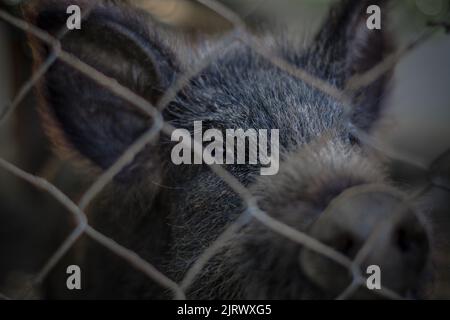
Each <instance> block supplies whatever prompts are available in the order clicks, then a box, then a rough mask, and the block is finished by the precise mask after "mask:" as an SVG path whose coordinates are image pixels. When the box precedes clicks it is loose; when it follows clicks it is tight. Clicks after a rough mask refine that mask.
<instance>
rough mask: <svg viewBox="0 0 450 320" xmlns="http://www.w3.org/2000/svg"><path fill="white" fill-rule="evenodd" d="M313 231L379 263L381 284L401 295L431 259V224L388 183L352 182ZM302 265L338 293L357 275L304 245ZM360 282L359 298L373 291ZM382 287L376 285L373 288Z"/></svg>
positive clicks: (363, 262)
mask: <svg viewBox="0 0 450 320" xmlns="http://www.w3.org/2000/svg"><path fill="white" fill-rule="evenodd" d="M310 235H311V236H312V237H314V238H316V239H318V240H319V241H321V242H323V243H325V244H327V245H328V246H330V247H332V248H334V249H335V250H336V251H338V252H340V253H341V254H343V255H345V256H347V257H348V258H349V259H351V260H354V259H357V261H358V262H359V263H360V264H359V266H360V272H361V275H363V276H365V277H369V276H370V275H371V274H372V273H367V267H368V266H370V265H376V266H378V267H379V268H380V280H381V285H382V286H383V287H385V288H388V289H390V290H393V291H395V292H396V293H398V294H400V295H404V296H405V295H408V294H413V293H414V292H415V291H416V290H417V288H418V287H419V286H420V283H419V282H420V278H421V275H422V273H423V272H424V269H425V267H426V265H427V260H428V256H429V240H428V236H427V231H426V228H425V227H424V224H423V223H422V221H421V219H420V218H419V216H418V215H417V214H416V212H415V211H414V209H412V208H411V207H410V206H409V205H408V204H407V202H406V201H405V200H404V198H403V196H402V195H401V194H399V192H397V191H396V190H393V189H392V188H389V187H384V186H360V187H354V188H350V189H348V190H346V191H344V192H343V193H342V194H341V195H339V196H338V197H336V198H335V199H334V200H333V201H332V202H331V203H330V205H329V206H328V208H327V209H326V210H325V211H324V212H323V213H322V214H321V216H320V217H319V218H318V219H317V220H316V221H315V222H314V223H313V224H312V225H311V228H310ZM300 265H301V268H302V269H303V272H304V273H305V274H306V275H307V277H308V278H309V279H310V280H311V281H312V282H313V283H314V284H316V285H317V286H319V287H320V288H321V289H322V290H323V291H324V292H326V293H327V295H330V297H334V296H338V295H339V294H340V293H341V292H342V291H343V290H344V289H345V288H346V287H347V286H348V285H349V284H350V283H351V281H352V279H353V275H352V274H351V273H350V270H349V269H348V268H346V267H344V266H342V265H339V264H337V263H336V262H334V261H332V260H331V259H329V258H327V257H325V256H323V255H321V254H320V253H317V252H313V251H311V250H308V249H307V248H304V249H303V250H302V251H301V253H300ZM365 287H366V282H364V283H362V284H361V288H362V289H359V290H358V291H357V292H356V294H355V296H354V298H357V297H363V298H364V297H370V296H371V294H372V293H374V292H371V291H369V290H367V288H366V289H364V288H365ZM373 290H377V289H373Z"/></svg>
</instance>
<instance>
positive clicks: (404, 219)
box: [25, 0, 431, 299]
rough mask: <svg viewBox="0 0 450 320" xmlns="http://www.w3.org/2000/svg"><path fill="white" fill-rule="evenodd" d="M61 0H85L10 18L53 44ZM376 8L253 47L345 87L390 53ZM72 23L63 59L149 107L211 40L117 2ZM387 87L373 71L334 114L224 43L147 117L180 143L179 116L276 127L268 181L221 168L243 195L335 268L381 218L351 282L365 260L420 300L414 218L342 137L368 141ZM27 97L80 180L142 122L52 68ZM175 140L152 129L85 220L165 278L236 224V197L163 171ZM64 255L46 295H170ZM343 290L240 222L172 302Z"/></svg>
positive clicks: (117, 267)
mask: <svg viewBox="0 0 450 320" xmlns="http://www.w3.org/2000/svg"><path fill="white" fill-rule="evenodd" d="M73 4H75V5H78V6H80V7H81V9H82V12H83V10H86V8H87V6H88V5H89V4H90V2H89V1H82V0H72V1H65V0H64V1H61V0H58V1H54V0H53V1H51V0H44V1H31V2H30V4H29V5H27V6H26V7H25V17H26V19H27V20H28V21H29V22H31V23H33V24H34V25H36V26H37V27H39V28H41V29H43V30H45V31H46V32H48V33H50V34H51V35H53V36H56V35H57V34H58V32H59V31H60V30H62V29H64V28H65V24H66V20H67V18H68V15H67V13H66V8H67V7H68V6H69V5H73ZM373 4H376V5H378V6H380V8H381V12H382V14H383V15H382V18H383V28H382V29H381V30H378V29H374V30H370V29H369V28H367V27H366V19H367V18H368V15H367V13H366V9H367V7H368V6H369V5H373ZM387 6H388V4H387V1H356V0H347V1H340V2H339V3H338V4H336V5H333V6H332V8H331V9H330V13H329V15H328V17H327V18H326V19H325V21H324V23H323V26H322V27H321V28H320V30H319V31H318V34H317V36H316V37H315V38H314V40H313V41H312V43H310V44H309V45H308V46H306V47H305V46H303V45H300V41H298V39H296V37H295V35H290V34H288V32H286V31H285V30H284V31H283V32H280V31H277V30H270V28H265V29H269V30H265V29H264V32H261V34H258V37H260V40H261V41H262V42H263V43H264V44H265V45H266V46H268V47H270V48H271V50H273V52H274V53H275V54H276V55H277V56H279V57H281V58H282V59H284V60H285V61H286V62H288V63H290V64H292V65H293V66H295V67H297V68H301V69H303V70H305V71H306V72H308V73H309V74H311V75H313V76H314V77H317V78H319V79H322V80H323V81H325V82H327V83H328V84H329V85H330V86H334V87H335V88H337V89H341V90H343V89H345V85H346V83H347V81H348V80H349V79H350V78H351V77H353V76H355V75H358V74H362V73H364V72H366V71H368V70H370V69H371V68H373V67H374V66H376V65H377V64H378V63H380V62H382V61H383V59H384V58H385V57H386V56H388V55H389V54H390V53H392V51H393V45H392V40H391V39H390V37H389V35H388V34H387V32H386V28H385V27H384V25H385V23H386V22H387V16H386V15H385V12H386V11H387V10H388V7H387ZM81 26H82V27H81V29H80V30H72V31H70V32H68V33H66V34H65V35H64V37H63V38H62V40H61V46H62V49H63V50H65V51H67V52H69V53H70V54H72V55H74V56H76V57H77V58H79V59H80V60H82V61H83V62H85V63H87V64H88V65H90V66H92V67H94V68H95V69H97V70H98V71H100V72H102V73H103V74H105V75H106V76H108V77H111V78H114V79H116V80H117V82H118V83H120V84H121V85H123V86H124V87H126V88H128V89H130V90H132V91H133V92H135V93H136V94H138V95H140V96H142V97H143V98H145V99H146V100H147V101H148V102H149V103H151V104H153V105H157V104H158V102H159V101H160V99H161V97H162V96H163V94H164V92H165V91H166V90H168V89H169V88H170V87H171V86H172V85H173V84H174V83H175V82H176V81H177V79H179V77H180V76H182V75H183V74H184V73H185V72H188V71H189V70H191V69H190V68H191V67H192V66H193V65H196V64H197V63H199V62H201V61H203V60H204V59H206V57H208V54H209V53H210V52H211V51H212V50H214V48H217V46H220V41H216V40H211V39H208V38H205V39H203V38H202V37H201V36H199V37H198V41H197V42H196V43H193V42H191V41H188V40H187V39H186V37H183V35H180V34H179V33H178V32H177V31H176V30H173V29H170V28H168V27H166V26H162V25H160V24H158V23H156V22H155V21H153V19H152V18H151V17H149V16H148V14H146V13H143V12H141V11H140V10H138V9H136V8H132V7H130V6H129V5H127V4H126V3H120V2H117V1H115V2H98V3H96V4H95V5H94V6H93V8H92V11H91V12H90V14H89V15H88V16H87V17H86V18H85V19H84V20H83V21H82V25H81ZM241 32H246V31H241ZM30 44H31V47H32V51H33V57H34V61H35V66H36V67H38V66H40V65H41V64H42V63H43V61H45V58H46V57H48V55H49V53H50V50H51V48H50V47H49V46H48V44H45V43H42V42H41V41H39V40H38V39H36V38H35V37H33V36H32V35H30ZM223 51H225V50H223ZM388 85H389V74H388V73H386V74H385V75H383V76H381V77H379V78H378V79H376V80H375V81H373V82H372V83H371V84H370V85H367V86H365V87H364V88H361V89H358V90H354V91H352V92H348V94H349V97H350V99H351V103H350V104H349V105H348V104H346V103H345V102H344V101H343V100H342V99H337V98H336V97H332V96H330V95H328V94H326V93H324V92H323V91H322V90H320V89H319V88H317V87H316V86H312V85H311V84H309V83H307V82H305V81H302V80H301V79H299V78H297V77H294V76H293V75H292V74H289V73H287V72H285V71H284V70H281V69H280V68H279V67H277V66H276V65H274V64H273V63H272V62H271V61H269V60H268V59H266V58H265V57H263V56H262V55H260V54H259V53H258V52H256V51H255V50H253V49H252V48H250V47H249V46H248V45H245V44H244V43H243V42H242V41H237V42H234V43H233V44H231V45H230V46H229V47H227V48H226V52H222V54H219V55H218V56H217V58H216V59H214V61H212V62H211V63H210V64H209V65H208V66H206V67H205V68H204V69H203V70H201V71H200V72H199V73H197V74H195V75H194V76H193V77H192V79H190V80H189V81H188V82H187V83H186V85H185V86H184V87H183V88H182V89H181V90H180V91H179V92H178V93H177V94H176V97H175V98H174V99H173V100H172V101H171V102H170V103H169V104H168V105H167V106H166V108H164V110H163V111H162V115H163V117H164V120H165V121H166V122H167V123H168V124H170V125H172V126H174V127H176V128H182V129H185V130H188V131H189V132H190V133H191V134H192V135H194V132H193V128H194V121H202V125H203V128H204V129H205V130H206V129H218V130H221V131H225V130H226V129H238V128H242V129H244V130H247V129H255V130H264V129H265V130H268V131H270V130H273V129H278V130H279V141H278V142H279V148H278V150H279V153H280V154H279V158H280V160H279V161H280V163H279V171H278V172H277V173H276V174H274V175H268V176H260V174H259V173H260V164H256V165H255V164H245V163H244V164H242V163H241V164H236V163H234V164H225V165H224V168H225V169H226V170H227V171H228V172H229V173H230V174H232V175H233V176H234V177H235V178H236V179H237V180H238V181H239V182H240V183H241V184H242V185H244V186H245V187H247V188H248V190H250V192H251V193H252V194H253V195H254V197H255V199H257V200H258V206H259V207H260V208H261V210H263V211H264V212H265V213H267V215H269V216H270V217H272V218H273V219H276V221H278V222H281V223H283V224H285V225H288V226H289V227H290V228H293V229H295V230H297V231H299V232H303V233H305V234H307V235H309V236H311V237H313V238H315V239H317V240H319V241H320V242H322V243H323V244H325V245H328V246H329V247H331V248H332V249H334V250H336V251H337V252H339V253H341V254H342V255H343V256H346V257H348V259H354V258H355V257H356V255H357V253H358V252H359V250H360V249H361V248H362V247H363V245H364V243H366V242H367V241H368V240H369V238H370V235H371V234H372V231H373V230H374V229H375V227H376V226H379V225H380V223H382V222H386V221H390V223H389V224H387V225H384V229H382V231H381V232H380V234H381V236H380V239H378V240H377V241H375V245H374V246H373V248H371V250H369V251H370V252H369V253H368V254H367V255H366V257H365V258H364V259H363V261H362V269H361V270H362V272H363V274H365V273H364V272H365V270H366V269H365V268H366V267H367V266H369V265H377V266H379V267H380V270H381V283H382V285H383V286H385V287H386V288H388V289H390V290H392V291H394V292H396V293H397V294H399V295H401V296H403V297H420V296H421V292H422V289H421V288H422V286H423V280H422V279H424V277H425V276H424V275H425V274H428V272H429V271H428V265H429V260H430V259H429V256H430V241H431V240H430V235H429V230H428V227H427V223H426V221H425V220H424V219H423V218H422V215H421V214H420V212H418V211H417V210H416V208H412V207H409V206H408V208H407V210H406V211H408V212H407V214H404V215H400V218H398V219H394V218H393V216H394V214H395V211H396V210H395V208H398V206H399V204H401V203H403V202H404V201H403V199H405V198H406V197H407V194H406V191H402V190H399V189H398V188H397V187H396V186H395V185H394V184H393V183H392V182H391V181H390V179H389V176H388V174H387V170H386V163H384V162H383V161H381V160H380V159H379V157H377V156H375V155H374V154H373V153H371V152H370V150H369V149H368V148H366V146H365V145H364V143H363V142H362V141H361V140H360V139H358V136H357V135H355V128H356V129H357V130H359V131H361V132H366V133H367V134H369V133H370V132H371V129H372V128H373V127H374V126H375V124H376V123H377V121H378V120H379V119H380V118H382V115H383V97H384V96H385V94H386V91H387V89H388ZM37 95H38V96H39V100H40V103H39V110H40V114H41V115H42V121H43V125H44V127H45V128H46V131H47V133H48V135H49V137H50V139H51V140H52V141H53V142H54V144H55V146H56V149H57V150H58V151H59V153H60V154H62V155H63V156H67V155H70V156H71V157H73V158H74V160H75V161H79V162H82V163H84V164H86V165H87V166H88V167H89V168H90V169H91V170H90V171H88V172H90V173H91V175H94V176H95V175H96V174H98V173H101V172H102V171H104V170H107V169H108V168H109V167H110V166H111V165H112V164H113V163H114V162H115V161H116V160H117V159H118V158H119V157H120V155H121V154H122V153H123V152H124V151H125V150H126V149H127V148H128V147H129V146H130V145H131V144H132V143H133V142H134V141H135V140H136V139H138V138H139V137H140V136H141V135H142V134H144V133H145V132H146V131H147V130H148V129H149V128H150V127H151V126H152V125H153V123H154V122H153V120H152V118H151V117H150V116H149V115H147V114H145V113H144V112H142V111H141V110H139V109H138V108H136V107H135V106H133V104H132V103H131V102H130V101H127V100H125V99H124V98H123V97H120V96H119V95H118V94H115V93H114V92H113V91H111V90H109V89H107V88H105V87H104V86H102V85H100V84H99V83H97V82H96V81H95V80H93V79H91V78H90V77H88V76H86V75H85V74H83V73H81V72H80V71H78V70H76V69H75V68H73V67H71V66H69V65H68V64H66V63H65V62H63V61H61V60H59V59H58V60H57V61H56V62H55V63H54V64H53V65H52V66H51V67H50V68H49V70H48V72H46V73H45V75H44V76H43V77H42V79H41V81H40V82H39V84H38V86H37ZM349 107H351V108H352V110H351V113H350V114H349V113H348V112H347V110H348V108H349ZM269 140H270V139H269ZM175 143H176V142H174V141H172V140H171V137H170V136H168V135H166V134H160V135H159V136H157V138H156V139H155V140H154V141H152V142H151V143H149V144H148V145H147V146H146V147H145V148H144V149H143V150H142V151H141V152H140V153H139V154H138V155H137V156H136V157H135V159H134V160H133V161H132V163H130V164H129V165H127V166H126V167H125V168H124V169H123V170H122V171H121V172H120V173H119V174H117V175H116V177H115V178H114V180H113V181H112V182H111V184H110V185H108V186H107V187H106V188H105V190H103V192H102V193H101V195H99V196H98V197H97V198H96V199H95V201H94V202H93V203H92V204H91V205H90V206H89V208H88V210H87V212H88V213H87V214H88V220H89V223H90V224H91V225H92V226H93V227H94V228H96V229H97V230H98V231H100V232H102V233H104V234H105V235H107V236H108V237H111V238H112V239H114V240H115V241H117V242H118V243H120V244H121V245H123V246H125V247H126V248H128V249H130V250H133V251H134V252H136V253H137V254H138V255H139V256H141V257H142V258H143V259H145V260H146V261H148V262H149V263H151V264H152V265H153V266H155V267H156V268H157V269H158V270H159V271H161V272H162V273H163V274H165V275H166V276H167V277H169V278H170V279H172V280H173V281H175V282H177V283H179V282H181V281H182V279H183V277H184V276H185V275H186V272H187V270H188V269H189V268H190V267H191V266H192V265H193V264H194V263H195V262H196V261H197V259H198V257H199V256H200V255H201V254H202V253H203V252H204V250H205V249H206V248H208V246H209V245H211V244H212V243H213V242H214V240H215V239H216V238H217V237H218V236H219V235H220V234H221V233H222V232H223V231H224V230H226V228H227V227H228V226H230V225H231V224H232V223H233V222H235V221H237V219H239V217H241V216H242V215H243V214H246V213H245V212H246V203H245V202H244V201H243V199H242V197H241V196H240V195H239V194H237V193H236V192H235V191H234V190H233V189H232V188H231V187H230V186H229V185H228V184H227V183H225V182H224V181H223V179H221V177H219V176H218V175H217V174H216V173H214V172H213V171H211V169H210V168H209V167H208V165H206V164H204V163H203V164H197V165H196V164H191V165H188V164H178V165H176V164H174V163H173V162H172V161H171V151H172V148H173V147H174V145H175ZM269 143H270V142H269ZM92 169H94V170H92ZM371 186H376V187H373V188H371ZM366 187H367V188H366ZM358 190H359V191H358ZM361 190H363V191H364V190H365V191H364V192H360V191H361ZM405 206H406V205H405ZM391 218H392V219H391ZM74 251H75V252H72V253H71V254H69V255H68V256H67V257H66V259H65V260H63V261H62V262H61V266H60V268H59V271H58V269H57V270H55V275H54V276H52V277H50V278H51V281H49V282H51V284H48V289H49V290H48V292H49V293H48V294H49V297H51V298H61V297H70V298H79V297H82V298H89V299H96V298H114V299H131V298H133V299H136V298H138V299H168V298H172V292H170V291H169V290H168V289H167V288H163V287H161V286H160V285H159V284H157V283H155V282H154V281H153V280H152V279H149V278H148V277H146V276H145V275H143V274H142V273H140V272H139V271H137V270H135V269H134V268H133V267H132V266H130V265H129V264H128V263H127V262H126V261H123V260H122V259H121V258H120V257H118V256H117V255H115V254H114V253H113V252H109V251H108V250H107V249H105V248H103V247H102V246H101V245H100V244H98V243H96V242H95V241H92V240H91V239H82V241H80V243H78V244H77V246H76V248H75V249H74ZM70 264H77V265H80V266H81V270H82V276H83V278H82V283H83V285H82V290H79V291H77V290H74V291H71V292H69V291H68V290H67V288H65V287H64V286H65V279H66V277H67V275H66V274H65V273H64V270H65V268H66V266H67V265H70ZM351 280H352V277H351V274H350V273H349V270H347V268H344V267H343V266H341V265H339V264H337V263H336V262H335V261H333V259H330V258H327V257H324V256H323V255H321V254H320V253H317V252H315V251H312V250H311V249H310V248H307V247H305V246H304V245H301V244H299V243H298V242H295V241H293V240H292V239H290V238H288V237H286V236H285V235H283V234H281V233H280V232H276V231H274V230H272V229H271V228H269V227H267V226H266V225H263V224H262V223H261V222H260V221H259V220H258V219H255V218H252V217H250V218H248V219H247V220H245V221H244V222H243V223H242V225H240V226H239V228H237V231H236V232H235V234H234V235H233V236H231V237H230V238H229V239H228V240H227V241H226V243H224V245H223V246H222V248H221V249H220V250H219V251H218V252H217V253H216V255H214V257H213V258H211V259H210V260H209V261H208V263H207V264H206V265H205V266H204V268H203V269H202V271H201V273H200V274H199V275H198V276H197V277H196V278H195V279H194V281H193V283H192V285H191V286H190V287H189V288H188V289H187V290H186V296H187V297H188V298H190V299H331V298H335V297H337V296H339V294H340V293H342V291H343V290H344V289H345V288H346V287H347V286H348V285H349V284H350V283H351ZM55 283H57V284H55ZM367 297H380V295H378V294H375V293H374V292H371V291H369V290H368V289H365V288H364V285H363V286H362V287H361V288H360V289H359V290H356V292H355V293H354V294H353V295H352V298H367Z"/></svg>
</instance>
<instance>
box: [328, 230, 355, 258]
mask: <svg viewBox="0 0 450 320" xmlns="http://www.w3.org/2000/svg"><path fill="white" fill-rule="evenodd" d="M355 245H356V242H355V240H354V239H353V237H352V236H351V235H350V234H341V235H339V236H338V237H337V238H336V239H335V241H334V244H333V247H334V248H335V249H336V250H338V251H339V252H341V253H342V254H344V255H346V256H348V257H351V256H352V255H353V254H354V253H355V252H354V251H355Z"/></svg>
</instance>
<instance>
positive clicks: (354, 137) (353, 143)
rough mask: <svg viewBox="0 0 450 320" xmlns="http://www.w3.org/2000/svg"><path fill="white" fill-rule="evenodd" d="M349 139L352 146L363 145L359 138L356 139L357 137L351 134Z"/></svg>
mask: <svg viewBox="0 0 450 320" xmlns="http://www.w3.org/2000/svg"><path fill="white" fill-rule="evenodd" d="M347 139H348V142H350V144H351V145H352V146H354V145H359V144H360V143H361V141H360V140H359V139H358V137H356V136H355V135H354V134H352V133H349V134H348V137H347Z"/></svg>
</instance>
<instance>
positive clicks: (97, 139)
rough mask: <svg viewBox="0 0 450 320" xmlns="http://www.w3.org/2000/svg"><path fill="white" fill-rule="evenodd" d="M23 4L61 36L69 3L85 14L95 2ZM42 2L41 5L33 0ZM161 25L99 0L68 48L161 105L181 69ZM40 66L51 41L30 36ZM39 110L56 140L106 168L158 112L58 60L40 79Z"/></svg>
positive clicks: (35, 20) (69, 36)
mask: <svg viewBox="0 0 450 320" xmlns="http://www.w3.org/2000/svg"><path fill="white" fill-rule="evenodd" d="M31 3H34V4H33V5H30V6H28V7H25V10H24V12H25V16H26V18H27V20H28V21H29V22H31V23H32V24H34V25H36V26H37V27H39V28H41V29H43V30H45V31H46V32H48V33H49V34H51V35H53V36H57V35H58V33H59V32H60V31H61V30H64V28H65V27H66V22H67V19H68V18H69V16H70V14H67V13H66V11H67V8H68V6H69V5H72V4H76V5H78V6H79V7H80V8H81V13H82V14H83V13H84V12H85V10H87V6H88V5H89V4H91V3H92V2H91V1H81V0H76V1H70V2H68V1H65V0H58V1H56V0H54V1H37V2H33V1H32V2H31ZM35 3H37V5H35ZM158 28H159V27H157V26H153V25H151V26H150V21H149V20H147V17H146V16H144V15H143V14H141V13H140V12H137V11H134V10H130V9H128V8H126V7H119V6H117V5H111V4H102V5H96V6H95V7H94V8H93V10H92V11H90V14H89V15H88V16H87V17H86V18H85V19H84V20H82V22H81V29H80V30H76V29H74V30H70V31H69V32H67V33H66V34H65V36H64V37H63V38H62V40H61V44H62V49H63V50H64V51H66V52H68V53H70V54H72V55H74V56H75V57H77V58H78V59H80V60H81V61H83V62H84V63H86V64H88V65H90V66H91V67H93V68H95V69H96V70H98V71H100V72H101V73H103V74H105V75H106V76H108V77H111V78H113V79H114V81H117V82H118V83H120V84H121V85H123V86H124V87H127V88H128V89H130V90H132V91H133V92H135V93H136V94H138V95H140V96H142V97H144V98H145V99H146V100H148V101H149V102H150V103H152V104H155V103H156V102H157V101H158V99H159V98H160V96H161V94H162V93H163V92H164V90H166V89H167V88H168V87H169V86H170V84H171V83H172V82H173V79H174V78H175V77H176V74H177V73H178V70H177V64H176V62H175V58H174V56H173V54H172V52H171V50H169V49H168V45H167V44H166V43H165V42H164V39H163V37H162V36H161V33H160V32H163V31H162V30H159V29H158ZM30 43H31V47H32V49H33V56H34V60H35V66H39V65H40V64H42V63H43V61H45V59H46V58H47V57H48V55H49V53H50V48H49V47H48V46H47V45H46V44H43V43H42V42H40V41H39V40H37V39H35V38H34V37H33V36H31V35H30ZM38 95H39V98H40V100H41V101H40V104H41V106H40V109H41V114H42V115H43V118H44V122H45V126H46V127H47V131H48V132H49V134H50V137H51V139H52V140H53V141H54V142H56V144H58V145H59V147H62V149H63V150H64V151H69V150H71V151H76V153H77V154H80V155H82V156H83V157H84V158H86V159H89V160H90V161H91V162H92V163H94V164H95V165H97V166H98V167H100V168H102V169H106V168H108V167H109V166H110V165H111V164H113V163H114V161H115V160H117V158H118V157H119V156H120V155H121V154H122V153H123V152H124V151H125V150H126V148H127V147H128V146H130V145H131V144H132V143H133V142H134V141H135V140H136V139H137V138H138V137H139V136H140V135H141V134H143V133H144V132H145V131H146V130H147V129H148V128H150V126H151V125H152V119H151V118H150V117H149V116H147V115H146V114H144V113H143V112H140V111H138V109H137V108H136V107H135V106H133V105H132V104H131V103H129V102H127V101H125V100H124V99H122V98H120V97H119V96H118V95H117V94H115V93H114V92H112V91H111V90H109V89H107V88H105V87H103V86H102V85H100V84H98V83H97V82H96V81H94V80H93V79H91V78H90V77H88V76H86V75H85V74H83V73H81V72H80V71H78V70H76V69H75V68H73V67H72V66H69V65H67V64H66V63H65V62H63V61H62V60H60V59H58V60H56V62H55V63H54V64H52V66H51V67H50V68H49V70H48V71H47V72H46V73H45V75H44V76H43V77H42V81H41V82H40V83H39V86H38Z"/></svg>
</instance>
